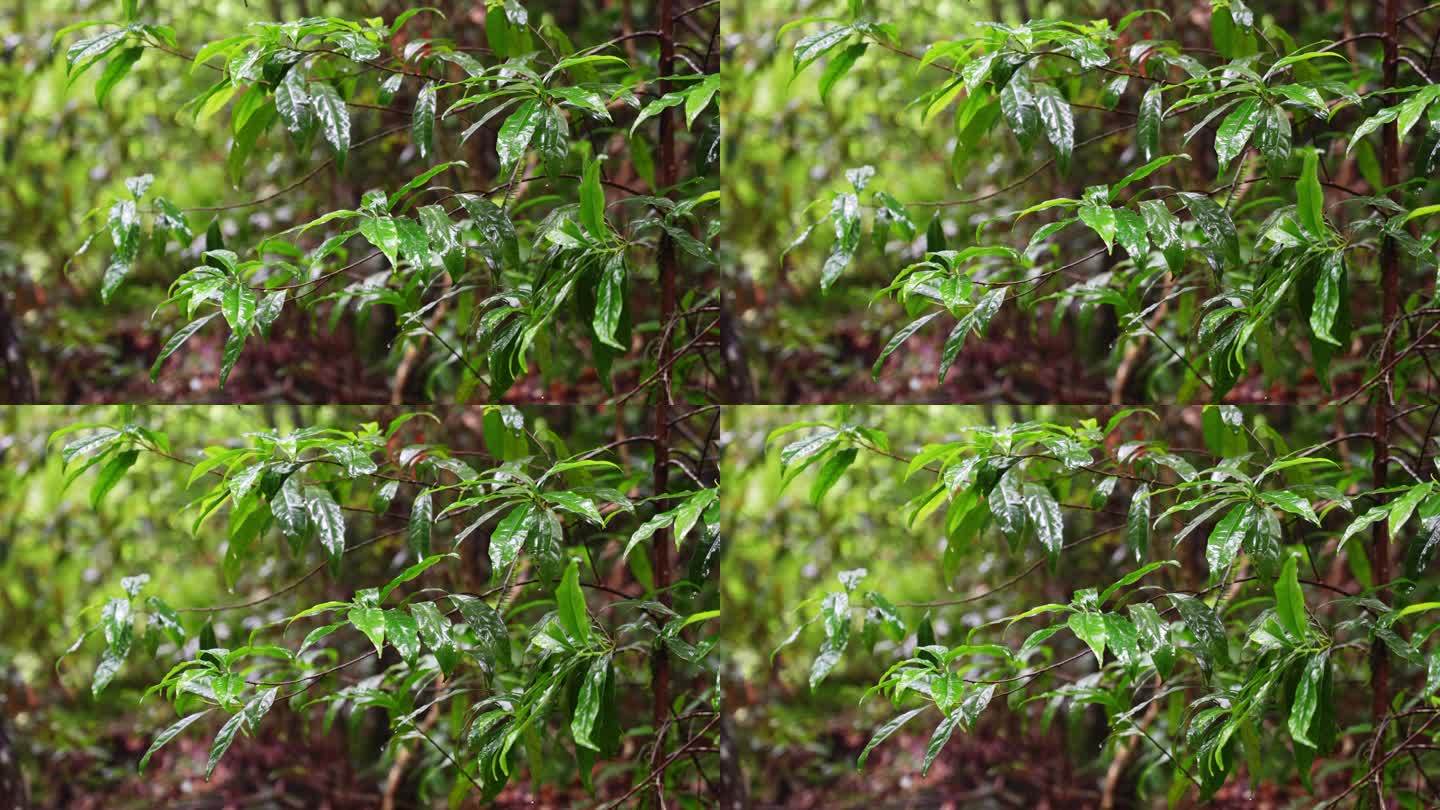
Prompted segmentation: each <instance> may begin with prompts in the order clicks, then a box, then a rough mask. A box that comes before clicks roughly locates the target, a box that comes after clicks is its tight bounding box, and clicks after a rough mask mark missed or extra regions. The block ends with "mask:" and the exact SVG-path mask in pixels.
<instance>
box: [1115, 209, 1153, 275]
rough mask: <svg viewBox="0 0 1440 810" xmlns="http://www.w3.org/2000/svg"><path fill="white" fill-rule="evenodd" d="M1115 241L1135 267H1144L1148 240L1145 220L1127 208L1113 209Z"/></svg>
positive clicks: (1148, 250) (1148, 248) (1148, 249)
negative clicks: (1123, 249)
mask: <svg viewBox="0 0 1440 810" xmlns="http://www.w3.org/2000/svg"><path fill="white" fill-rule="evenodd" d="M1115 241H1117V242H1119V243H1120V247H1122V248H1125V253H1126V254H1128V255H1129V256H1130V258H1131V259H1132V260H1133V261H1134V262H1135V264H1136V265H1137V266H1142V267H1143V266H1144V263H1145V256H1146V255H1147V254H1149V252H1150V240H1149V238H1147V237H1146V236H1145V220H1144V219H1142V218H1141V217H1140V215H1139V214H1137V213H1135V212H1134V211H1131V210H1130V209H1128V208H1117V209H1115Z"/></svg>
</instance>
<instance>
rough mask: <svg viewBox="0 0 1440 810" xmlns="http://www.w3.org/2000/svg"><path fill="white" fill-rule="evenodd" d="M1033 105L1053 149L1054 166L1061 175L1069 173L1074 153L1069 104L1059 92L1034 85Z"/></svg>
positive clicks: (1073, 120)
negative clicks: (1071, 156) (1038, 111)
mask: <svg viewBox="0 0 1440 810" xmlns="http://www.w3.org/2000/svg"><path fill="white" fill-rule="evenodd" d="M1035 105H1036V107H1037V108H1038V109H1039V110H1040V123H1041V124H1043V125H1044V127H1045V137H1046V138H1047V139H1049V141H1050V143H1051V145H1052V146H1054V147H1055V165H1056V166H1057V167H1059V169H1060V173H1061V174H1066V173H1068V172H1069V171H1070V155H1071V153H1072V152H1074V151H1075V119H1074V115H1073V113H1071V111H1070V104H1069V102H1067V101H1066V100H1065V97H1064V96H1062V95H1060V91H1059V90H1056V89H1055V88H1054V87H1052V86H1050V85H1048V84H1041V85H1036V87H1035Z"/></svg>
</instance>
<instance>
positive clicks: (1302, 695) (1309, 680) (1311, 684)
mask: <svg viewBox="0 0 1440 810" xmlns="http://www.w3.org/2000/svg"><path fill="white" fill-rule="evenodd" d="M1328 664H1329V654H1328V653H1325V652H1322V653H1319V654H1317V655H1312V656H1310V657H1309V659H1307V660H1306V662H1305V670H1304V671H1303V672H1302V673H1301V674H1300V679H1299V681H1297V682H1296V684H1295V700H1294V701H1293V702H1292V703H1291V704H1290V720H1289V723H1288V725H1289V727H1290V737H1291V739H1293V740H1295V742H1296V743H1298V744H1300V745H1303V746H1306V747H1307V748H1319V746H1318V745H1316V744H1315V742H1314V741H1312V740H1311V738H1310V726H1311V724H1312V723H1313V722H1314V720H1315V713H1316V708H1317V707H1318V704H1319V701H1320V691H1321V686H1320V684H1321V682H1322V681H1323V680H1324V678H1325V668H1326V667H1327V666H1328Z"/></svg>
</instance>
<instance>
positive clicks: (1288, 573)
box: [1275, 555, 1310, 641]
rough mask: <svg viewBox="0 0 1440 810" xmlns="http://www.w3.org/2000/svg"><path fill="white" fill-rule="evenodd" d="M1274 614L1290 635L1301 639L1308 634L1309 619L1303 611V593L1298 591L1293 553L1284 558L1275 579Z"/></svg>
mask: <svg viewBox="0 0 1440 810" xmlns="http://www.w3.org/2000/svg"><path fill="white" fill-rule="evenodd" d="M1275 615H1276V616H1278V617H1279V619H1280V624H1281V625H1282V626H1284V628H1285V629H1286V630H1287V631H1289V632H1290V635H1291V636H1292V637H1294V638H1296V639H1299V640H1302V641H1303V640H1305V639H1306V638H1307V637H1308V636H1309V630H1310V619H1309V617H1308V616H1307V614H1306V613H1305V595H1304V594H1303V593H1302V592H1301V591H1300V580H1299V573H1298V568H1297V563H1296V560H1295V556H1294V555H1290V556H1287V557H1286V558H1285V565H1284V566H1282V567H1281V569H1280V578H1279V579H1277V580H1275Z"/></svg>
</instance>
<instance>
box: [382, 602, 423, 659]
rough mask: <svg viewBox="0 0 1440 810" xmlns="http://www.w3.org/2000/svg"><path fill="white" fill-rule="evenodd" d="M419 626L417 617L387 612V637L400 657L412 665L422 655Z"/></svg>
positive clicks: (399, 612) (391, 611)
mask: <svg viewBox="0 0 1440 810" xmlns="http://www.w3.org/2000/svg"><path fill="white" fill-rule="evenodd" d="M382 598H383V597H382ZM419 626H420V625H419V624H418V623H417V622H416V621H415V617H414V616H411V615H410V614H409V613H406V612H405V611H403V610H393V609H392V610H386V611H385V637H386V638H387V639H389V640H390V645H391V646H393V647H394V648H395V651H396V652H398V653H400V657H401V658H402V659H404V660H405V662H406V663H408V664H412V665H413V664H414V663H415V659H416V658H417V657H418V656H419V655H420V631H419Z"/></svg>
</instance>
